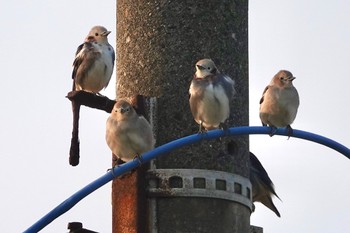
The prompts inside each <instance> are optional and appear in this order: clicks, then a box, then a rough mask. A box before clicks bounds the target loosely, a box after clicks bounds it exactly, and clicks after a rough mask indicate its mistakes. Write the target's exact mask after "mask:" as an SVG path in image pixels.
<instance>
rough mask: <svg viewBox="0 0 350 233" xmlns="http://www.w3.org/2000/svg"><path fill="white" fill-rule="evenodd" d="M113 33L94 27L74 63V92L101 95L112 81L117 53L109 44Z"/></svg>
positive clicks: (76, 54)
mask: <svg viewBox="0 0 350 233" xmlns="http://www.w3.org/2000/svg"><path fill="white" fill-rule="evenodd" d="M110 33H111V31H108V30H107V29H106V28H105V27H103V26H94V27H92V28H91V30H90V32H89V34H88V35H87V36H86V38H85V40H84V43H82V44H81V45H80V46H79V47H78V49H77V51H76V53H75V59H74V62H73V72H72V78H73V80H74V81H73V91H79V90H84V91H88V92H92V93H96V94H97V93H99V92H100V91H101V90H102V89H103V88H106V87H107V86H108V83H109V81H110V79H111V76H112V73H113V68H114V60H115V52H114V49H113V47H112V46H111V45H110V44H109V43H108V39H107V36H108V35H109V34H110Z"/></svg>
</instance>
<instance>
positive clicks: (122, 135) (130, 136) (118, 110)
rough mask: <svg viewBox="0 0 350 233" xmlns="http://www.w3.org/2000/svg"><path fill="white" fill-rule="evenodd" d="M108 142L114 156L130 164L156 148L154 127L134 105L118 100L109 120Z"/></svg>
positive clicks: (107, 124) (107, 127) (107, 125)
mask: <svg viewBox="0 0 350 233" xmlns="http://www.w3.org/2000/svg"><path fill="white" fill-rule="evenodd" d="M106 142H107V145H108V146H109V148H110V149H111V151H112V152H113V154H114V155H116V156H117V158H118V159H119V160H122V161H123V162H128V161H130V160H133V159H135V158H140V156H141V155H142V154H143V153H145V152H147V151H150V150H152V149H153V148H154V145H155V139H154V136H153V131H152V127H151V125H150V124H149V122H148V121H147V120H146V119H145V118H144V117H143V116H139V115H137V113H136V111H135V109H134V108H133V107H132V105H131V104H130V103H129V102H128V101H126V100H124V99H120V100H118V101H117V102H116V103H115V105H114V107H113V110H112V112H111V114H110V116H109V118H108V119H107V123H106Z"/></svg>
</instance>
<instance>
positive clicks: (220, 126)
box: [219, 122, 229, 135]
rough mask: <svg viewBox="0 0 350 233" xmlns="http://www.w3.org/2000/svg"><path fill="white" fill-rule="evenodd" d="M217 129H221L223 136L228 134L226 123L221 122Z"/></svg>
mask: <svg viewBox="0 0 350 233" xmlns="http://www.w3.org/2000/svg"><path fill="white" fill-rule="evenodd" d="M219 128H220V129H222V130H223V131H225V135H227V134H228V129H229V127H228V125H227V124H226V122H221V123H220V125H219Z"/></svg>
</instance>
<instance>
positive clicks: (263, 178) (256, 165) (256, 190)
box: [249, 152, 281, 217]
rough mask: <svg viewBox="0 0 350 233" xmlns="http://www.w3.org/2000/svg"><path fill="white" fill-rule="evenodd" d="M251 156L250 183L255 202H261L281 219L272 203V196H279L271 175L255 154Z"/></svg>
mask: <svg viewBox="0 0 350 233" xmlns="http://www.w3.org/2000/svg"><path fill="white" fill-rule="evenodd" d="M249 156H250V182H251V184H252V194H253V202H261V203H262V204H263V205H265V206H266V207H267V208H269V209H270V210H272V211H273V212H274V213H275V214H276V215H277V216H278V217H281V215H280V213H279V212H278V210H277V208H276V206H275V205H274V204H273V202H272V198H271V197H272V195H275V196H276V197H278V196H277V194H276V192H275V189H274V186H273V183H272V181H271V179H270V177H269V175H268V174H267V172H266V170H265V169H264V167H263V166H262V164H261V163H260V161H259V160H258V158H257V157H256V156H255V155H254V154H253V153H251V152H250V155H249ZM278 198H279V197H278ZM254 209H255V206H253V211H254Z"/></svg>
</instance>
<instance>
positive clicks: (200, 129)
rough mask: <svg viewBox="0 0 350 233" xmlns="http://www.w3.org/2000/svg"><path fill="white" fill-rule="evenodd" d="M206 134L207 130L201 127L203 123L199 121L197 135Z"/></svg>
mask: <svg viewBox="0 0 350 233" xmlns="http://www.w3.org/2000/svg"><path fill="white" fill-rule="evenodd" d="M206 132H207V130H206V129H205V128H204V127H203V121H201V123H200V124H199V130H198V134H204V133H206Z"/></svg>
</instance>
